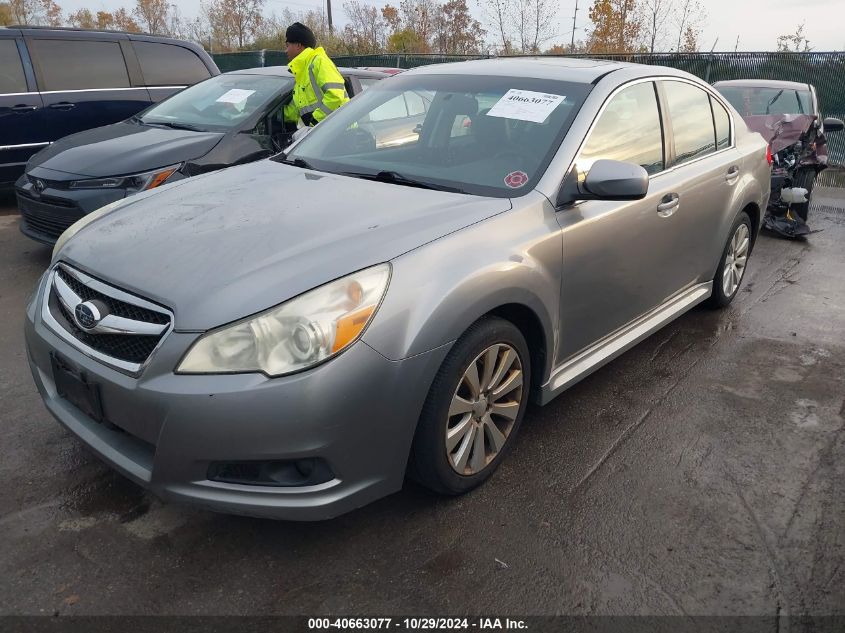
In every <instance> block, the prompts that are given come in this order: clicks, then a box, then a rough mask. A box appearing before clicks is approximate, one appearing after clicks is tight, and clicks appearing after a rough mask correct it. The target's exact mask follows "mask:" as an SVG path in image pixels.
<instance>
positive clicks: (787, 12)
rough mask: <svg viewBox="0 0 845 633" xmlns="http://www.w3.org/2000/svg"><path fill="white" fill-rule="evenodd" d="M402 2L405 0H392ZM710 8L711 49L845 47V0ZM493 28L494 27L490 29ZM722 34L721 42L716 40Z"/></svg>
mask: <svg viewBox="0 0 845 633" xmlns="http://www.w3.org/2000/svg"><path fill="white" fill-rule="evenodd" d="M365 1H366V0H365ZM58 2H59V4H60V5H61V6H62V8H63V9H64V10H65V15H67V14H68V13H71V12H73V11H75V10H76V9H80V8H88V9H91V10H92V11H98V10H101V9H105V10H107V11H111V10H114V9H117V8H119V7H121V6H133V5H134V2H133V0H125V1H121V0H88V1H86V0H58ZM389 3H390V4H393V5H394V6H398V4H399V1H398V0H395V1H392V2H389ZM176 4H177V5H178V6H179V10H180V11H181V12H182V14H183V15H186V16H194V15H196V14H197V13H198V12H199V8H200V0H179V1H178V2H176ZM323 4H324V2H323V0H291V1H288V0H265V9H264V10H265V13H272V12H274V11H276V12H281V11H282V10H283V9H284V8H285V7H288V8H290V9H291V10H293V11H299V10H307V9H310V8H321V7H323ZM369 4H372V5H375V6H378V7H382V6H384V5H385V4H387V2H385V1H384V0H372V1H371V2H369ZM467 4H468V5H469V6H470V9H471V11H472V12H473V14H474V15H475V16H476V18H478V19H481V12H480V11H479V10H478V4H477V0H467ZM591 4H592V0H578V19H577V21H576V28H577V30H576V35H575V37H576V39H579V38H583V37H584V29H585V27H587V26H589V19H588V18H587V9H588V8H589V6H590V5H591ZM702 4H704V5H706V7H707V21H706V24H705V26H704V32H703V35H702V38H701V41H702V43H701V48H702V50H710V49H711V48H712V47H713V44H714V42H715V43H716V50H717V51H733V50H734V48H735V47H736V46H737V37H739V46H738V50H740V51H766V50H774V49H775V48H776V40H777V36H778V35H782V34H784V33H793V32H795V30H796V28H797V27H798V25H800V24H801V22H806V27H805V29H804V33H805V34H806V36H807V37H808V38H809V39H810V46H811V47H812V48H813V50H816V51H833V50H840V51H841V50H843V49H845V29H843V25H845V0H702ZM332 9H333V13H334V16H335V24H338V25H340V26H342V25H343V23H344V22H345V16H344V15H343V0H334V3H333V6H332ZM574 9H575V0H560V9H559V12H558V21H559V23H558V28H557V32H558V33H559V34H560V35H559V36H558V37H557V38H555V39H554V40H553V41H552V42H550V44H549V45H551V44H553V43H565V42H569V40H570V37H571V36H570V33H571V32H572V15H573V12H574ZM488 30H489V29H488ZM717 38H718V42H716V39H717Z"/></svg>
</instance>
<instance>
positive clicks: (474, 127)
mask: <svg viewBox="0 0 845 633" xmlns="http://www.w3.org/2000/svg"><path fill="white" fill-rule="evenodd" d="M589 90H590V86H589V85H587V84H579V83H569V82H564V81H553V80H544V79H532V78H525V77H521V78H520V77H499V76H468V75H426V74H420V75H414V74H402V75H397V76H395V77H391V78H390V79H389V80H387V81H381V82H379V83H378V84H376V85H374V86H372V87H371V88H369V89H368V90H367V91H366V92H365V93H363V94H361V95H360V96H358V97H356V98H355V99H353V100H352V101H351V102H350V103H349V104H348V105H345V106H344V107H343V108H341V109H340V110H338V111H337V112H336V113H335V114H333V115H332V116H331V117H330V118H329V119H327V120H326V121H325V122H323V123H321V124H320V125H318V126H317V127H316V128H315V129H314V131H313V132H311V133H310V134H309V135H308V136H307V137H306V138H305V139H303V140H302V142H301V143H299V144H298V145H297V146H296V147H295V148H293V149H292V150H291V152H290V153H289V155H288V156H287V160H288V161H299V164H300V165H302V164H303V162H302V161H304V164H306V165H308V166H310V167H313V168H315V169H319V170H322V171H328V172H334V173H342V174H348V175H353V176H357V177H361V178H374V179H378V180H386V181H389V182H394V183H396V184H404V185H410V186H422V187H427V188H433V189H444V190H452V191H460V192H463V193H472V194H477V195H488V196H496V197H515V196H519V195H523V194H524V193H527V192H528V191H530V190H531V189H532V188H533V186H534V185H535V184H536V182H537V181H538V180H539V179H540V177H541V176H542V175H543V172H544V171H545V169H546V167H547V166H548V164H549V161H550V160H551V158H552V156H553V155H554V152H555V150H557V148H558V146H559V145H560V142H561V140H562V139H563V137H564V136H565V135H566V132H567V131H568V130H569V126H570V125H571V123H572V120H573V118H574V117H575V115H576V114H577V112H578V109H579V107H580V106H581V104H582V103H583V101H584V98H585V97H586V95H587V94H588V93H589Z"/></svg>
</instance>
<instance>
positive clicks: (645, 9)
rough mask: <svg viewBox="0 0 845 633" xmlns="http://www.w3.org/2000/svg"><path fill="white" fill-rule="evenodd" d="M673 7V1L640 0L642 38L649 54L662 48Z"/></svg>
mask: <svg viewBox="0 0 845 633" xmlns="http://www.w3.org/2000/svg"><path fill="white" fill-rule="evenodd" d="M674 7H675V0H642V4H641V5H640V10H641V11H642V25H643V38H644V42H645V45H646V47H647V48H648V50H649V52H651V53H654V52H655V51H656V50H658V49H662V48H664V45H665V43H666V39H667V33H666V30H665V29H666V25H667V23H668V22H669V18H670V17H671V16H672V13H673V12H674Z"/></svg>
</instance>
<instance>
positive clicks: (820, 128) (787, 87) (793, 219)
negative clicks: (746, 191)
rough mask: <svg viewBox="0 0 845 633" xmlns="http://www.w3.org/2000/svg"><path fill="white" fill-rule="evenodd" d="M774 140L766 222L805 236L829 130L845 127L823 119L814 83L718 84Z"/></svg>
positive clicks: (750, 123)
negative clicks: (814, 187) (770, 187)
mask: <svg viewBox="0 0 845 633" xmlns="http://www.w3.org/2000/svg"><path fill="white" fill-rule="evenodd" d="M713 87H714V88H716V90H718V91H719V92H720V93H721V94H722V96H724V97H725V99H727V100H728V101H729V102H730V103H731V105H732V106H733V107H734V108H736V110H737V111H738V112H739V113H740V114H741V115H742V118H743V119H745V122H746V123H747V124H748V127H749V128H750V129H751V130H753V131H755V132H758V133H760V134H761V135H762V136H763V138H765V139H766V141H767V142H768V143H769V153H770V156H771V164H772V194H771V198H770V199H769V207H768V209H767V213H766V218H765V221H764V226H765V227H766V228H768V229H769V230H772V231H775V232H777V233H779V234H781V235H783V236H785V237H801V236H804V235H808V234H809V233H810V232H811V231H810V228H809V226H808V225H807V215H808V212H809V208H810V197H811V195H812V192H813V185H814V184H815V181H816V176H818V174H819V173H820V172H821V171H823V170H824V169H826V168H827V140H826V138H825V134H829V133H831V132H838V131H840V130H842V129H843V128H845V124H843V122H842V121H841V120H839V119H835V118H832V117H830V118H826V119H823V118H822V116H821V114H820V112H819V102H818V96H817V94H816V89H815V87H814V86H812V85H810V84H805V83H798V82H792V81H774V80H768V79H737V80H733V81H719V82H716V83H714V84H713Z"/></svg>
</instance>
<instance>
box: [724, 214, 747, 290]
mask: <svg viewBox="0 0 845 633" xmlns="http://www.w3.org/2000/svg"><path fill="white" fill-rule="evenodd" d="M750 244H751V240H750V235H749V232H748V226H747V225H746V224H740V225H739V226H738V227H737V228H736V231H735V232H734V234H733V237H732V238H731V243H730V246H729V247H728V253H727V255H726V256H725V267H724V269H723V271H722V291H723V292H724V294H725V296H726V297H732V296H733V294H734V293H735V292H736V289H737V288H739V284H740V282H741V281H742V276H743V274H745V264H746V262H747V261H748V247H749V246H750Z"/></svg>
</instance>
